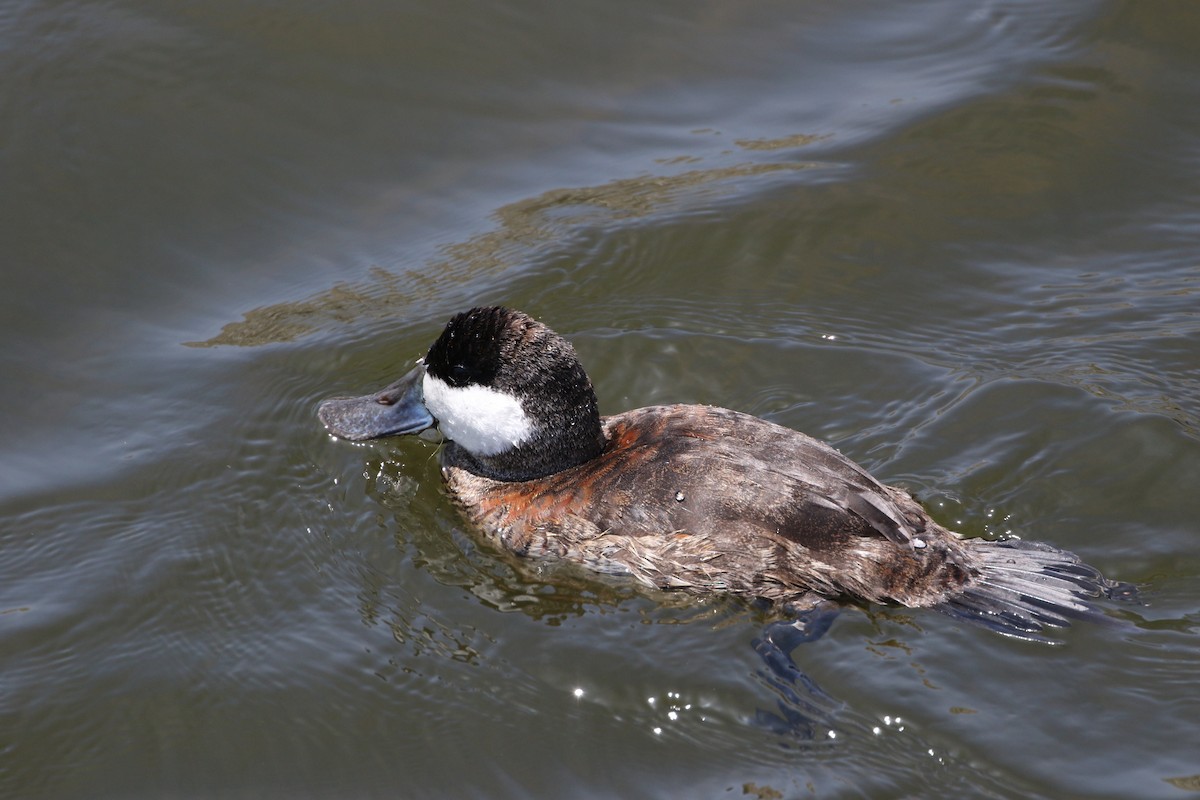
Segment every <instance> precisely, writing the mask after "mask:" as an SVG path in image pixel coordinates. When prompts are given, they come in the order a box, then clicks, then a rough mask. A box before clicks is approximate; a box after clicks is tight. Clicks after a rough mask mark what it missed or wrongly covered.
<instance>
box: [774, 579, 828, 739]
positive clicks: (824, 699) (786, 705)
mask: <svg viewBox="0 0 1200 800" xmlns="http://www.w3.org/2000/svg"><path fill="white" fill-rule="evenodd" d="M840 610H841V606H840V605H838V604H837V603H835V602H833V601H831V600H824V601H820V602H817V603H815V604H813V605H810V606H808V607H806V608H803V609H798V608H796V607H791V608H789V609H788V612H789V614H790V615H791V616H792V619H789V620H782V621H779V622H772V623H770V624H768V625H767V626H766V627H765V628H764V629H763V632H762V635H760V636H758V637H756V638H755V639H754V643H753V644H754V650H755V652H757V653H758V655H759V656H760V657H761V658H762V660H763V664H764V666H765V667H766V669H765V670H760V671H759V673H758V674H759V676H760V677H761V678H762V679H763V681H764V682H765V683H766V684H767V685H768V686H769V687H770V688H771V689H772V690H774V691H775V692H776V693H778V695H779V700H778V701H777V702H776V711H764V710H762V709H759V711H758V713H757V714H756V715H755V718H754V724H755V725H757V726H758V727H760V728H765V729H766V730H769V731H771V732H772V733H776V734H780V735H784V736H790V737H794V738H797V739H805V740H811V739H814V738H816V737H817V736H818V732H819V731H820V730H822V729H824V730H826V731H828V730H830V729H832V727H833V718H834V716H835V715H836V713H837V712H838V711H840V710H841V708H842V707H843V703H842V702H840V701H839V700H835V699H834V698H832V697H830V696H829V695H828V694H826V693H825V691H824V690H823V689H822V688H821V687H820V686H818V685H817V684H816V683H815V682H814V681H813V679H812V678H810V677H808V676H807V675H805V674H804V673H803V672H802V671H801V670H800V668H799V667H797V666H796V662H795V661H793V660H792V651H794V650H795V649H796V648H797V647H799V646H800V645H802V644H805V643H807V642H814V641H816V640H817V639H820V638H821V637H822V636H824V635H825V632H826V631H828V630H829V628H830V626H831V625H833V621H834V619H836V618H837V615H838V612H839V611H840Z"/></svg>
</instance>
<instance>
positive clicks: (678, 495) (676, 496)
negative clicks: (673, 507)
mask: <svg viewBox="0 0 1200 800" xmlns="http://www.w3.org/2000/svg"><path fill="white" fill-rule="evenodd" d="M675 499H676V500H678V501H679V502H681V503H682V502H683V499H684V498H683V492H676V493H675Z"/></svg>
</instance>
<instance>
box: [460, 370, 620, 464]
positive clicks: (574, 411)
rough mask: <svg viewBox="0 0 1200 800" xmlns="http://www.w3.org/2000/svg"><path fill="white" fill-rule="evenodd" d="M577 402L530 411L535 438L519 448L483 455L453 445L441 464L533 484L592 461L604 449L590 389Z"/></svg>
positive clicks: (596, 411)
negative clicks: (548, 476) (536, 421)
mask: <svg viewBox="0 0 1200 800" xmlns="http://www.w3.org/2000/svg"><path fill="white" fill-rule="evenodd" d="M576 401H577V402H575V403H572V404H570V405H568V406H566V407H565V409H564V407H562V406H560V407H558V408H556V409H551V408H536V407H535V408H530V409H528V411H529V412H530V413H531V415H532V416H533V417H534V418H535V419H537V420H538V425H537V428H536V430H535V432H534V434H533V436H532V437H530V438H529V439H528V440H526V441H524V442H522V443H521V445H520V446H518V447H514V448H511V449H509V450H505V451H503V452H501V453H497V454H495V455H488V456H482V455H477V454H474V453H470V452H468V451H467V450H466V448H464V447H462V446H460V445H458V444H456V443H454V442H450V443H449V444H448V445H447V447H446V451H445V453H444V454H443V456H442V461H443V463H444V464H445V465H447V466H451V467H459V468H460V469H465V470H466V471H468V472H470V473H472V474H474V475H481V476H483V477H485V478H491V479H493V480H497V481H531V480H534V479H536V478H544V477H546V476H547V475H553V474H555V473H557V472H562V471H563V470H565V469H570V468H571V467H574V466H577V465H579V464H582V463H584V462H586V461H591V460H592V459H593V458H596V457H597V456H599V455H600V453H601V452H602V451H603V449H604V435H603V434H602V433H601V429H600V413H599V411H598V410H597V407H596V398H595V395H594V394H593V393H592V392H591V386H588V387H587V392H586V395H585V396H581V397H579V398H576ZM534 405H536V403H535V404H534Z"/></svg>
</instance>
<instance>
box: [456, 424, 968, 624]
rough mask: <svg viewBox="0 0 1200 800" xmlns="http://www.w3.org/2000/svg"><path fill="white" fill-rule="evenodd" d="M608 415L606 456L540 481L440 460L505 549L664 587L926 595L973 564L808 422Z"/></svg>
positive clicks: (955, 582)
mask: <svg viewBox="0 0 1200 800" xmlns="http://www.w3.org/2000/svg"><path fill="white" fill-rule="evenodd" d="M602 430H603V435H604V440H605V446H604V449H603V451H602V452H601V454H600V455H599V456H597V457H596V458H593V459H591V460H589V461H586V462H584V463H582V464H579V465H577V466H574V467H570V468H568V469H565V470H563V471H561V472H557V473H555V474H553V475H549V476H547V477H545V478H542V479H539V480H532V481H524V482H509V481H498V480H494V479H491V478H487V477H483V476H480V475H476V474H474V473H472V472H471V471H470V469H469V468H464V467H462V466H459V465H458V461H459V458H458V456H459V455H460V453H461V451H459V450H458V448H456V447H453V446H452V447H451V448H450V449H448V450H447V452H446V454H445V457H444V460H443V472H444V474H445V476H446V480H447V483H448V485H449V487H450V490H451V492H452V493H453V494H454V496H455V498H456V499H457V500H458V502H459V503H460V504H461V505H462V506H463V509H464V510H465V513H466V514H467V516H469V517H470V518H471V520H472V521H473V522H475V523H476V524H477V525H478V526H479V527H480V528H481V529H482V530H483V531H484V532H485V533H486V534H487V535H488V536H490V537H492V538H494V539H495V540H496V541H497V542H499V543H500V544H502V545H503V546H504V547H505V548H507V549H509V550H512V551H513V552H516V553H518V554H520V555H527V556H538V557H556V558H563V559H567V560H571V561H576V562H578V563H581V564H584V565H585V566H588V567H590V568H592V569H595V570H597V571H600V572H608V573H626V574H630V575H632V576H634V577H636V578H637V579H638V580H640V581H642V582H643V583H646V584H649V585H651V586H656V587H658V588H661V589H686V590H690V591H695V592H733V593H736V594H742V595H752V596H755V597H761V598H764V599H767V600H772V601H795V600H796V599H798V598H799V597H800V596H802V595H805V594H808V593H810V592H814V593H816V594H819V595H823V596H827V597H832V596H843V595H849V596H855V597H859V598H862V599H865V600H869V601H873V602H894V603H900V604H903V605H908V606H925V605H931V604H933V603H936V602H938V601H940V600H941V599H944V597H945V594H946V592H947V591H954V590H957V589H958V588H959V587H961V585H962V584H963V582H964V581H965V580H967V578H968V576H969V570H970V566H969V563H970V562H969V559H967V558H965V556H964V554H963V552H962V549H963V548H962V543H961V541H960V540H959V539H958V538H957V537H953V536H948V535H947V533H946V532H945V531H943V530H942V529H941V528H938V527H937V526H936V524H935V523H933V522H932V521H931V520H929V518H928V517H927V516H926V515H925V513H924V511H923V510H922V509H921V507H920V506H919V505H918V504H917V503H916V502H914V501H913V500H912V498H910V497H909V496H908V495H907V494H905V493H904V492H901V491H899V490H896V489H889V488H888V487H886V486H883V485H882V484H880V483H878V482H877V481H875V479H873V478H872V477H871V476H870V475H868V474H867V473H866V472H864V471H863V470H862V469H861V468H859V467H858V466H856V465H855V464H854V463H853V462H851V461H849V460H848V459H846V458H845V457H843V456H842V455H841V454H840V453H838V452H837V451H836V450H834V449H833V448H831V447H829V446H827V445H825V444H822V443H821V442H818V441H817V440H815V439H812V438H811V437H808V436H805V435H804V434H802V433H798V432H796V431H793V430H790V429H788V428H784V427H781V426H779V425H774V424H772V423H770V422H766V421H764V420H761V419H758V418H757V417H752V416H749V415H746V414H740V413H738V412H736V411H729V410H727V409H722V408H712V407H709V406H683V405H678V406H656V407H652V408H641V409H638V410H636V411H628V412H626V413H624V414H618V415H617V416H614V417H609V418H607V419H605V420H603V428H602Z"/></svg>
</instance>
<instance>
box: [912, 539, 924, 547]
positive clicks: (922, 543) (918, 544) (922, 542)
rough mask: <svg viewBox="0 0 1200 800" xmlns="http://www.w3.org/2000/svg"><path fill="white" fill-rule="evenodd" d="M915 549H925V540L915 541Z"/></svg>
mask: <svg viewBox="0 0 1200 800" xmlns="http://www.w3.org/2000/svg"><path fill="white" fill-rule="evenodd" d="M913 547H915V548H917V549H918V550H922V549H924V547H925V540H924V539H913Z"/></svg>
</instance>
